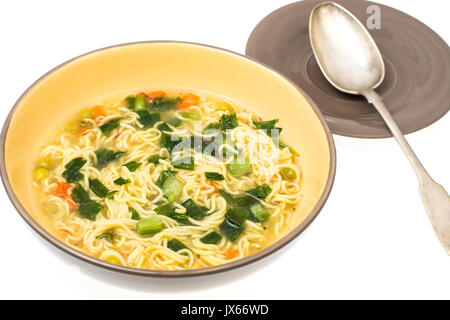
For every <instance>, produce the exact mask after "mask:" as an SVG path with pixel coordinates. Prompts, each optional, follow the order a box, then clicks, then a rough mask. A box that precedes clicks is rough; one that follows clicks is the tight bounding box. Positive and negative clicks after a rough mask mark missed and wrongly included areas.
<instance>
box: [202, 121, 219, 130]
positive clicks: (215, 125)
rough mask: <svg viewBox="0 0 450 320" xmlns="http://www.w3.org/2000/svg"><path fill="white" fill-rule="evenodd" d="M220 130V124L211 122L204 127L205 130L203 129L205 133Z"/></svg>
mask: <svg viewBox="0 0 450 320" xmlns="http://www.w3.org/2000/svg"><path fill="white" fill-rule="evenodd" d="M219 129H220V123H219V122H213V123H210V124H208V125H207V126H206V128H205V132H206V131H208V130H209V131H213V130H219Z"/></svg>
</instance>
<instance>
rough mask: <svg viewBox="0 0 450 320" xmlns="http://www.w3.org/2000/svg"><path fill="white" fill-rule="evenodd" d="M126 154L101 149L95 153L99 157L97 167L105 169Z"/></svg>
mask: <svg viewBox="0 0 450 320" xmlns="http://www.w3.org/2000/svg"><path fill="white" fill-rule="evenodd" d="M124 153H125V152H123V151H113V150H110V149H99V150H97V151H95V155H96V156H97V166H98V167H100V168H101V167H103V166H106V165H107V164H108V163H110V162H111V161H113V160H116V159H118V158H120V156H122V155H123V154H124Z"/></svg>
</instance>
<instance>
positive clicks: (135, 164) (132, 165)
mask: <svg viewBox="0 0 450 320" xmlns="http://www.w3.org/2000/svg"><path fill="white" fill-rule="evenodd" d="M140 166H141V163H139V162H136V161H130V162H128V163H125V164H124V167H127V168H128V170H130V172H134V171H136V170H137V168H139V167H140Z"/></svg>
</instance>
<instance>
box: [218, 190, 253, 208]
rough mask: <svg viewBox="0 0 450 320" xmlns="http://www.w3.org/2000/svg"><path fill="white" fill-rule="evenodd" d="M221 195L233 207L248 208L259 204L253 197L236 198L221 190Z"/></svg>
mask: <svg viewBox="0 0 450 320" xmlns="http://www.w3.org/2000/svg"><path fill="white" fill-rule="evenodd" d="M219 193H220V195H221V196H222V197H223V198H224V199H225V201H226V202H227V203H228V204H229V205H231V206H237V207H246V206H250V205H252V204H254V203H257V202H258V200H256V199H255V197H253V196H243V197H236V198H235V197H233V196H232V195H231V194H229V193H228V192H226V191H225V190H219Z"/></svg>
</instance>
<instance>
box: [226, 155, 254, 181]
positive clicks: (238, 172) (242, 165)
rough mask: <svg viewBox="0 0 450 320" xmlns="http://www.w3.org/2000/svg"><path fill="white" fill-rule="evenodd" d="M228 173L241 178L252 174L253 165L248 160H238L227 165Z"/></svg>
mask: <svg viewBox="0 0 450 320" xmlns="http://www.w3.org/2000/svg"><path fill="white" fill-rule="evenodd" d="M227 169H228V172H229V173H230V174H231V175H232V176H234V177H239V176H243V175H245V174H249V173H251V172H252V165H251V164H250V160H248V158H236V159H234V160H233V161H232V162H230V163H228V164H227Z"/></svg>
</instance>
